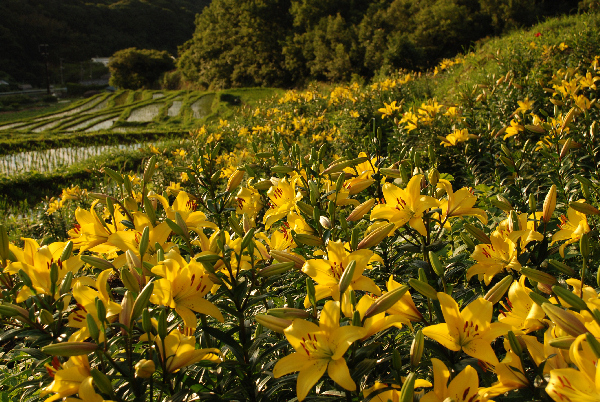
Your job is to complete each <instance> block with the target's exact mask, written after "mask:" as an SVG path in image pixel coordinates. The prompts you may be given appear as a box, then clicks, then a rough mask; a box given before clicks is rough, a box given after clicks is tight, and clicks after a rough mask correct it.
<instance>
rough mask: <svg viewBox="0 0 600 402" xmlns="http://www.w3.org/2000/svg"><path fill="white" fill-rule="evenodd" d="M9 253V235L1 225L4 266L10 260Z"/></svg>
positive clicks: (1, 254) (0, 251)
mask: <svg viewBox="0 0 600 402" xmlns="http://www.w3.org/2000/svg"><path fill="white" fill-rule="evenodd" d="M9 253H10V249H9V247H8V233H7V232H6V228H5V227H4V225H0V258H2V263H3V264H4V263H6V260H8V256H9Z"/></svg>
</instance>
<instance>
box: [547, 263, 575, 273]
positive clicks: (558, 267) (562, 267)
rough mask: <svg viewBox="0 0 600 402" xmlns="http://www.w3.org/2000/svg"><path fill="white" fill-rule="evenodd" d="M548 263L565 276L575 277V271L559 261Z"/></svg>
mask: <svg viewBox="0 0 600 402" xmlns="http://www.w3.org/2000/svg"><path fill="white" fill-rule="evenodd" d="M548 263H549V264H550V265H551V266H552V268H554V269H556V270H557V271H560V272H562V273H563V274H566V275H569V276H575V270H574V269H573V268H571V267H569V266H568V265H567V264H565V263H563V262H560V261H557V260H548Z"/></svg>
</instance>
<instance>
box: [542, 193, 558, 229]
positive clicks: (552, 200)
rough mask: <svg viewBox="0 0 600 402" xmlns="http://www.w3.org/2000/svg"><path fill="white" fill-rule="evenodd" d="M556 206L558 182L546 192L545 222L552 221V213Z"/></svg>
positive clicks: (543, 214) (543, 217) (543, 218)
mask: <svg viewBox="0 0 600 402" xmlns="http://www.w3.org/2000/svg"><path fill="white" fill-rule="evenodd" d="M555 207H556V184H553V185H552V187H550V191H548V194H546V198H545V199H544V208H543V210H542V220H543V221H544V222H545V223H548V222H550V218H551V217H552V213H553V212H554V208H555Z"/></svg>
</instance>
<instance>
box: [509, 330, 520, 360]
mask: <svg viewBox="0 0 600 402" xmlns="http://www.w3.org/2000/svg"><path fill="white" fill-rule="evenodd" d="M507 338H508V343H509V345H510V348H511V349H512V351H513V352H514V353H516V354H517V355H519V356H520V355H521V353H523V347H522V346H521V343H520V342H519V340H518V339H517V337H516V336H515V333H514V332H512V331H508V334H507Z"/></svg>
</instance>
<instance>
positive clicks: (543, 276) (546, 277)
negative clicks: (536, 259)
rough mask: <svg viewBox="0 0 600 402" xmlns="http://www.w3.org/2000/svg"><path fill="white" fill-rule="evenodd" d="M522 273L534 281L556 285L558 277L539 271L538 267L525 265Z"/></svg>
mask: <svg viewBox="0 0 600 402" xmlns="http://www.w3.org/2000/svg"><path fill="white" fill-rule="evenodd" d="M521 274H523V275H525V276H526V277H527V278H528V279H531V280H532V281H535V282H541V283H544V284H546V285H554V284H555V283H556V278H555V277H554V276H552V275H550V274H547V273H545V272H542V271H538V270H537V269H533V268H526V267H523V268H521Z"/></svg>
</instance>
